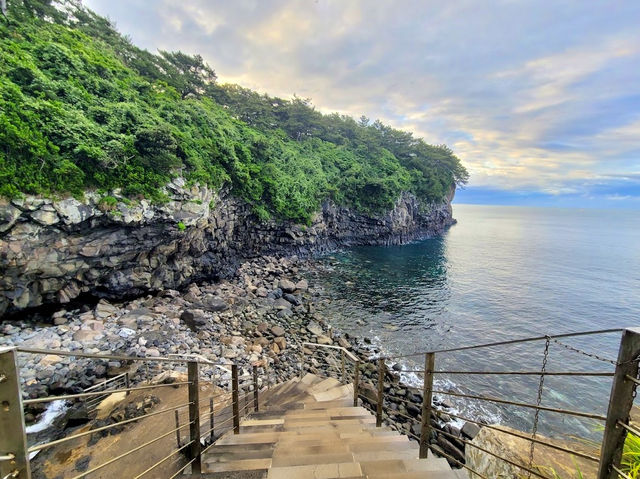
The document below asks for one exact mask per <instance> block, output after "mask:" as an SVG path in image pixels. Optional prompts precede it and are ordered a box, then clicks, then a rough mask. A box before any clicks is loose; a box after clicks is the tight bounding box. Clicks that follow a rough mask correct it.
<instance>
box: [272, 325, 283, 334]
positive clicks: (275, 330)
mask: <svg viewBox="0 0 640 479" xmlns="http://www.w3.org/2000/svg"><path fill="white" fill-rule="evenodd" d="M271 333H272V334H273V335H274V336H284V333H285V330H284V328H283V327H281V326H273V327H272V328H271Z"/></svg>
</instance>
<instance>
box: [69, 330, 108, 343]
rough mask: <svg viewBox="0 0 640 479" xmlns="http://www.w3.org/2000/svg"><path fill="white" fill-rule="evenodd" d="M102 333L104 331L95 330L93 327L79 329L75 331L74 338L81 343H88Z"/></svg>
mask: <svg viewBox="0 0 640 479" xmlns="http://www.w3.org/2000/svg"><path fill="white" fill-rule="evenodd" d="M101 334H102V333H101V332H100V331H94V330H92V329H79V330H78V331H76V332H75V333H73V340H74V341H78V342H80V343H88V342H92V341H95V339H96V337H97V336H100V335H101Z"/></svg>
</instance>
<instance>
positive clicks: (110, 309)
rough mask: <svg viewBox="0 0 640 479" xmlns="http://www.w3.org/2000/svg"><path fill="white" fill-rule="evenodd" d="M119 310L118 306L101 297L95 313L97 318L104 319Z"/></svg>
mask: <svg viewBox="0 0 640 479" xmlns="http://www.w3.org/2000/svg"><path fill="white" fill-rule="evenodd" d="M119 311H120V310H119V309H118V308H117V307H116V306H114V305H112V304H111V303H109V302H107V301H106V300H104V299H101V300H100V301H99V302H98V304H97V306H96V310H95V315H96V317H97V318H100V319H104V318H108V317H110V316H113V315H114V314H116V313H118V312H119Z"/></svg>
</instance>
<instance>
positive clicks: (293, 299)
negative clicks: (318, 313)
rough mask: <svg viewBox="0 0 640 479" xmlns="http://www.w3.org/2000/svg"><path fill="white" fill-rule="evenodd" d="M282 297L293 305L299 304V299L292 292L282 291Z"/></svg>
mask: <svg viewBox="0 0 640 479" xmlns="http://www.w3.org/2000/svg"><path fill="white" fill-rule="evenodd" d="M282 297H283V298H284V299H286V300H287V301H288V302H289V303H291V304H293V305H294V306H300V304H301V302H300V299H299V298H298V297H297V296H296V295H294V294H291V293H284V294H283V295H282Z"/></svg>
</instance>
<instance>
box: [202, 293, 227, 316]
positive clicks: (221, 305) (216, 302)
mask: <svg viewBox="0 0 640 479" xmlns="http://www.w3.org/2000/svg"><path fill="white" fill-rule="evenodd" d="M202 304H203V306H204V307H205V308H206V309H208V310H209V311H216V312H219V311H225V310H227V309H229V305H228V304H227V303H226V302H225V301H224V300H223V299H221V298H218V297H216V296H213V295H211V294H208V295H206V296H205V297H204V298H203V299H202Z"/></svg>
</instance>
